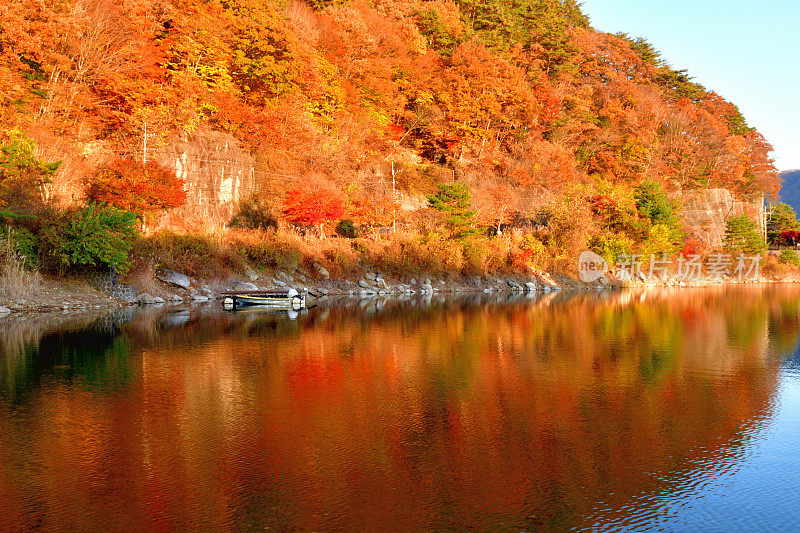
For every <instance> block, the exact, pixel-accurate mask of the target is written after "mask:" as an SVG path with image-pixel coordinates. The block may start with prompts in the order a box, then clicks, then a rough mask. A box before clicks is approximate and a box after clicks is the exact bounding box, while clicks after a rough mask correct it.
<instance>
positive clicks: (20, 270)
mask: <svg viewBox="0 0 800 533" xmlns="http://www.w3.org/2000/svg"><path fill="white" fill-rule="evenodd" d="M14 233H15V232H14V231H12V230H6V231H5V232H4V233H3V234H2V235H0V295H3V296H6V297H9V298H18V297H21V296H24V295H29V294H30V291H31V290H34V289H36V287H37V286H38V284H39V280H40V276H39V273H38V272H37V271H36V270H34V269H32V268H31V266H32V265H31V264H30V262H29V261H28V259H27V258H26V257H25V256H24V255H22V254H20V253H19V252H18V251H17V250H16V245H15V237H16V236H15V234H14Z"/></svg>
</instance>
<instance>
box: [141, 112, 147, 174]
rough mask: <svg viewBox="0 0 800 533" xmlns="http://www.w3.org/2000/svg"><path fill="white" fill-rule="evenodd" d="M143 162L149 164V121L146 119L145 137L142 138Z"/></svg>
mask: <svg viewBox="0 0 800 533" xmlns="http://www.w3.org/2000/svg"><path fill="white" fill-rule="evenodd" d="M142 163H144V164H147V121H146V120H145V121H144V139H143V140H142Z"/></svg>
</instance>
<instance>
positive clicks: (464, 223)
mask: <svg viewBox="0 0 800 533" xmlns="http://www.w3.org/2000/svg"><path fill="white" fill-rule="evenodd" d="M471 198H472V195H471V194H470V192H469V186H468V185H467V184H466V183H464V182H456V183H453V184H446V183H440V184H439V190H438V191H436V194H432V195H430V196H428V204H429V205H430V207H432V208H433V209H436V210H437V211H439V212H440V213H442V214H444V215H446V217H447V218H446V219H445V221H446V222H447V225H448V227H449V228H450V231H451V236H452V237H453V238H455V239H462V238H464V237H468V236H470V235H474V234H475V233H476V229H475V210H473V209H472V205H471V204H470V199H471Z"/></svg>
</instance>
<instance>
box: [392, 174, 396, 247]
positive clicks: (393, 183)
mask: <svg viewBox="0 0 800 533" xmlns="http://www.w3.org/2000/svg"><path fill="white" fill-rule="evenodd" d="M396 203H397V193H396V191H395V181H394V159H392V204H396ZM392 233H397V209H395V206H394V205H392Z"/></svg>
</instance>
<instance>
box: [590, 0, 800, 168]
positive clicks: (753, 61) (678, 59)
mask: <svg viewBox="0 0 800 533" xmlns="http://www.w3.org/2000/svg"><path fill="white" fill-rule="evenodd" d="M582 9H583V12H584V13H586V14H587V15H588V16H589V18H590V20H591V24H592V27H594V28H595V29H597V30H599V31H604V32H609V33H616V32H620V31H621V32H625V33H627V34H629V35H631V36H633V37H644V38H646V39H647V40H648V41H650V42H651V43H652V44H653V45H654V46H655V47H656V49H658V50H660V51H661V53H662V55H663V57H664V58H665V59H666V60H667V61H668V62H669V63H670V64H671V65H672V66H673V67H675V68H678V69H680V68H686V69H688V70H689V74H690V75H692V76H694V80H695V81H696V82H698V83H701V84H702V85H704V86H705V87H706V88H708V89H711V90H714V91H716V92H717V93H719V94H720V95H722V96H723V97H724V98H726V99H728V100H730V101H731V102H733V103H734V104H736V105H737V106H739V110H740V111H741V112H742V114H743V115H744V116H745V118H746V119H747V123H748V124H749V125H751V126H755V127H756V128H757V129H758V130H759V131H760V132H761V133H763V134H764V136H765V137H766V138H767V140H768V141H769V142H770V143H772V145H773V146H774V147H775V151H774V152H773V154H772V156H773V157H774V158H775V160H776V163H775V165H776V166H777V167H778V170H789V169H800V1H798V0H761V1H755V0H750V1H744V0H727V1H726V0H694V1H690V0H584V2H583V7H582Z"/></svg>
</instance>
